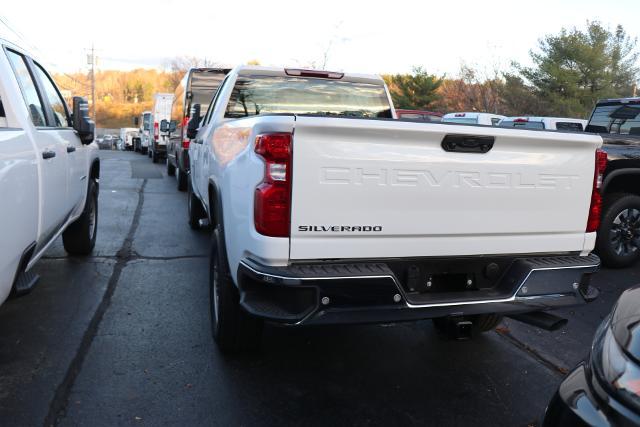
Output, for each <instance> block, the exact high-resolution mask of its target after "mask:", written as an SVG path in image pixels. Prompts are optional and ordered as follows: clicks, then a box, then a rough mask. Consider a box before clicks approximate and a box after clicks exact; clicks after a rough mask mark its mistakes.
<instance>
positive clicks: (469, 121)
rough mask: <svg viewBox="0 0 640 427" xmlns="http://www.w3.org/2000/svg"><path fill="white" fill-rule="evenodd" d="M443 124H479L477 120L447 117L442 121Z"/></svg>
mask: <svg viewBox="0 0 640 427" xmlns="http://www.w3.org/2000/svg"><path fill="white" fill-rule="evenodd" d="M442 121H443V122H445V123H466V124H471V125H477V124H478V119H477V118H475V117H474V118H470V117H446V118H444V119H442Z"/></svg>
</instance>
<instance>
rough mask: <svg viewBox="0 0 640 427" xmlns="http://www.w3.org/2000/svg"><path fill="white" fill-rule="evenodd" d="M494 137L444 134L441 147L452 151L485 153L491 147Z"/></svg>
mask: <svg viewBox="0 0 640 427" xmlns="http://www.w3.org/2000/svg"><path fill="white" fill-rule="evenodd" d="M494 142H495V137H493V136H484V135H445V137H444V138H443V139H442V149H443V150H444V151H449V152H454V153H486V152H488V151H489V150H491V149H492V148H493V143H494Z"/></svg>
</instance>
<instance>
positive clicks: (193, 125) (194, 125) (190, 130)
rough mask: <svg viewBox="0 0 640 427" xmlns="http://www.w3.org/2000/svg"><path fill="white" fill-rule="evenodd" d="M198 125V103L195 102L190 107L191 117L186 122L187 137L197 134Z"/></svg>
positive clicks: (191, 137) (190, 137) (192, 137)
mask: <svg viewBox="0 0 640 427" xmlns="http://www.w3.org/2000/svg"><path fill="white" fill-rule="evenodd" d="M199 127H200V104H195V105H194V106H193V107H192V108H191V119H189V123H188V124H187V138H189V139H194V138H195V137H196V135H198V128H199Z"/></svg>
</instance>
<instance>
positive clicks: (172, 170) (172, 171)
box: [167, 156, 176, 176]
mask: <svg viewBox="0 0 640 427" xmlns="http://www.w3.org/2000/svg"><path fill="white" fill-rule="evenodd" d="M175 174H176V167H175V166H173V164H172V163H171V160H169V156H167V175H169V176H174V175H175Z"/></svg>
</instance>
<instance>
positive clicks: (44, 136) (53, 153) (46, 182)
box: [7, 50, 71, 251]
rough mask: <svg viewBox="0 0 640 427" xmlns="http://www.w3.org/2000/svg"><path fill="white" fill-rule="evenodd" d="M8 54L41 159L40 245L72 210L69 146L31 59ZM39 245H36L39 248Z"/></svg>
mask: <svg viewBox="0 0 640 427" xmlns="http://www.w3.org/2000/svg"><path fill="white" fill-rule="evenodd" d="M7 56H8V58H9V61H10V62H11V65H12V67H13V70H14V73H15V76H16V78H17V80H18V83H19V86H20V90H21V92H22V96H23V99H24V101H25V103H26V106H27V111H28V113H29V115H30V118H31V121H32V123H33V127H32V128H31V129H29V130H27V133H28V134H29V136H30V137H31V138H32V139H33V141H34V145H35V149H36V156H37V159H38V168H39V172H40V176H39V188H40V220H39V227H38V228H39V233H38V241H37V242H38V247H41V246H42V245H44V244H46V242H48V241H49V240H50V238H51V237H52V235H53V234H55V233H56V232H57V231H58V230H59V229H60V227H61V226H62V224H63V223H64V221H65V220H66V219H67V216H68V214H69V213H70V211H71V209H70V208H69V206H68V200H67V149H66V146H67V144H65V142H64V140H63V139H62V138H61V137H60V135H59V134H58V132H56V131H55V128H54V127H52V126H50V125H49V123H50V122H51V118H50V117H48V116H47V110H46V109H45V107H44V102H43V99H44V97H43V95H44V94H42V93H41V90H39V89H38V87H37V85H36V83H35V81H34V79H33V77H32V74H31V72H30V68H29V66H28V65H27V64H28V63H30V60H29V58H27V57H25V56H23V55H21V54H19V53H17V52H14V51H11V50H7ZM37 250H38V248H36V251H37Z"/></svg>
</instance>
